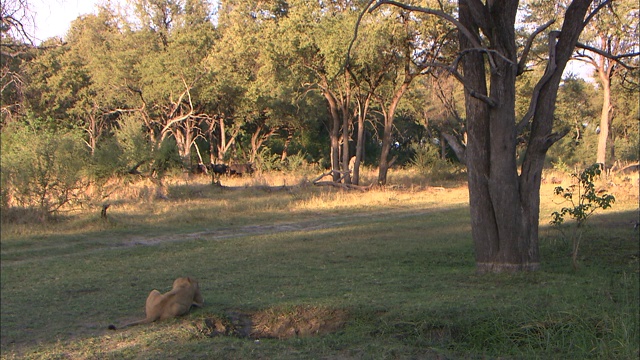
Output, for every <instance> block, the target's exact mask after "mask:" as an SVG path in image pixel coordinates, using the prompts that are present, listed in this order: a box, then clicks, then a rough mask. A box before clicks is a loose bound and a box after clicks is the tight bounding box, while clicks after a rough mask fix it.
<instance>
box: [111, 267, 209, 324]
mask: <svg viewBox="0 0 640 360" xmlns="http://www.w3.org/2000/svg"><path fill="white" fill-rule="evenodd" d="M203 305H204V299H203V298H202V294H200V287H199V286H198V281H196V279H193V278H190V277H179V278H177V279H176V280H175V281H174V282H173V289H171V291H169V292H168V293H166V294H161V293H160V292H159V291H158V290H152V291H151V293H149V297H147V304H146V307H145V312H146V314H147V317H146V318H145V319H142V320H139V321H134V322H132V323H129V324H125V325H123V326H121V327H120V328H125V327H127V326H132V325H139V324H148V323H151V322H154V321H156V320H165V319H170V318H173V317H176V316H180V315H184V314H186V313H187V312H189V309H191V306H197V307H202V306H203ZM109 329H110V330H116V327H115V326H114V325H109Z"/></svg>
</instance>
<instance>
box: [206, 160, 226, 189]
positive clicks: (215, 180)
mask: <svg viewBox="0 0 640 360" xmlns="http://www.w3.org/2000/svg"><path fill="white" fill-rule="evenodd" d="M207 168H209V170H211V185H218V186H220V176H221V175H222V174H226V173H227V171H228V170H229V167H228V166H227V165H225V164H209V165H207Z"/></svg>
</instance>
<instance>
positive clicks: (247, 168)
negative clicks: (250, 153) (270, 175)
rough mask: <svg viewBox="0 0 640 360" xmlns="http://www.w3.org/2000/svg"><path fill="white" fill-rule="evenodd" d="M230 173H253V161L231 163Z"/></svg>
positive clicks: (228, 171) (240, 174)
mask: <svg viewBox="0 0 640 360" xmlns="http://www.w3.org/2000/svg"><path fill="white" fill-rule="evenodd" d="M227 173H228V174H229V175H237V176H242V175H244V174H249V175H251V174H253V165H252V164H251V163H245V164H231V165H229V169H228V170H227Z"/></svg>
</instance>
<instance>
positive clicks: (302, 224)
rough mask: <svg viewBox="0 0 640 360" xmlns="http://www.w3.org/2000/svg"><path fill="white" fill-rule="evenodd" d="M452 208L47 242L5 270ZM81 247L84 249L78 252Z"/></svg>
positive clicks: (11, 253)
mask: <svg viewBox="0 0 640 360" xmlns="http://www.w3.org/2000/svg"><path fill="white" fill-rule="evenodd" d="M451 209H453V208H428V209H419V210H416V209H393V210H386V211H378V212H366V213H357V214H349V215H342V216H337V215H331V216H319V217H318V218H315V219H307V220H298V221H289V222H279V223H275V224H273V223H268V224H258V225H245V226H237V227H226V228H218V229H211V230H204V231H196V232H190V233H169V234H165V235H158V234H153V235H143V236H140V235H136V236H125V237H123V238H120V239H118V240H117V241H112V239H109V241H104V240H96V241H93V242H87V241H83V242H81V243H79V242H73V243H51V242H46V243H44V244H42V245H41V246H37V247H29V248H27V249H14V250H8V251H7V250H4V251H3V261H2V262H3V266H11V265H17V264H23V263H32V262H37V261H42V260H46V259H48V258H53V257H60V256H77V255H88V254H92V253H97V252H102V251H108V250H114V249H122V248H123V247H133V246H156V245H160V244H166V243H178V242H187V241H193V240H198V239H201V240H207V241H219V240H226V239H233V238H241V237H245V236H251V235H257V234H278V233H288V232H296V231H299V232H304V231H314V230H319V229H333V228H340V227H343V226H348V225H351V224H356V223H362V222H378V221H386V222H389V221H393V220H394V219H402V218H409V217H416V218H417V217H421V216H424V215H426V214H429V213H433V212H436V211H447V210H451ZM78 247H82V248H81V249H78Z"/></svg>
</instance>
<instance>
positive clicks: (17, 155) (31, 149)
mask: <svg viewBox="0 0 640 360" xmlns="http://www.w3.org/2000/svg"><path fill="white" fill-rule="evenodd" d="M80 135H81V134H79V133H77V132H73V131H68V132H65V131H55V130H50V129H39V128H37V126H34V125H24V124H18V123H14V124H12V125H11V126H7V127H5V128H4V129H3V132H2V205H3V207H5V208H6V207H9V206H19V207H23V208H33V209H36V210H37V211H39V212H40V214H41V216H42V217H43V218H46V217H48V216H49V215H51V214H53V213H55V212H57V211H58V210H60V208H62V207H63V206H65V205H67V204H73V203H75V202H78V201H80V200H82V197H83V195H82V190H83V189H84V188H86V186H87V185H88V184H87V183H86V180H85V179H86V176H85V174H84V173H83V170H84V167H85V165H86V163H87V160H88V156H89V152H88V149H87V148H86V147H85V146H84V143H83V141H82V138H81V136H80Z"/></svg>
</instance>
